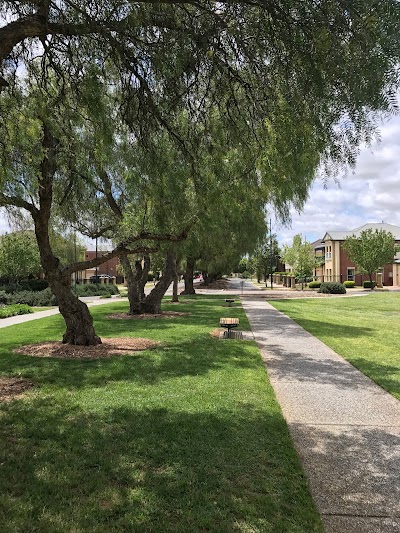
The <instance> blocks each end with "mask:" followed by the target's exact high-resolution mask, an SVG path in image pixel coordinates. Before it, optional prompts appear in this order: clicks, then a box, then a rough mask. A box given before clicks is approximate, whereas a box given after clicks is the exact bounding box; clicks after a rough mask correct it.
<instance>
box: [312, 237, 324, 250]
mask: <svg viewBox="0 0 400 533" xmlns="http://www.w3.org/2000/svg"><path fill="white" fill-rule="evenodd" d="M311 246H312V247H313V248H314V250H318V249H319V248H325V244H324V242H323V240H322V239H318V240H317V241H314V242H312V243H311Z"/></svg>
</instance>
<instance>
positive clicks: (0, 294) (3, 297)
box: [0, 290, 10, 305]
mask: <svg viewBox="0 0 400 533" xmlns="http://www.w3.org/2000/svg"><path fill="white" fill-rule="evenodd" d="M8 303H10V294H8V293H6V291H2V290H0V305H6V304H8Z"/></svg>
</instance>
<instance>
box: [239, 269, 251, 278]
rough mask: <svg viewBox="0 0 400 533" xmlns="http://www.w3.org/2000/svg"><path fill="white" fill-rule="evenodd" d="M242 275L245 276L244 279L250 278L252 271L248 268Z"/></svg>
mask: <svg viewBox="0 0 400 533" xmlns="http://www.w3.org/2000/svg"><path fill="white" fill-rule="evenodd" d="M240 277H241V278H243V279H250V278H251V273H250V272H248V271H247V270H245V271H244V272H242V273H241V274H240Z"/></svg>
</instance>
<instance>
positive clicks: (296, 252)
mask: <svg viewBox="0 0 400 533" xmlns="http://www.w3.org/2000/svg"><path fill="white" fill-rule="evenodd" d="M282 260H283V261H284V262H285V263H286V264H288V265H290V266H291V267H292V269H293V271H294V273H295V275H296V276H297V277H299V278H306V277H309V276H312V273H313V268H314V266H315V254H314V249H313V247H312V246H311V244H310V243H309V242H307V239H303V237H302V236H301V235H295V236H294V237H293V244H292V246H287V245H286V246H284V247H283V253H282Z"/></svg>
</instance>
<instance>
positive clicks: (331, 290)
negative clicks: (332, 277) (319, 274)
mask: <svg viewBox="0 0 400 533" xmlns="http://www.w3.org/2000/svg"><path fill="white" fill-rule="evenodd" d="M318 292H322V293H324V294H346V287H345V286H344V285H343V284H342V283H335V282H326V283H321V287H320V288H319V290H318Z"/></svg>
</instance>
